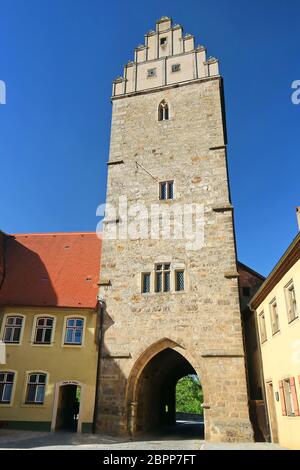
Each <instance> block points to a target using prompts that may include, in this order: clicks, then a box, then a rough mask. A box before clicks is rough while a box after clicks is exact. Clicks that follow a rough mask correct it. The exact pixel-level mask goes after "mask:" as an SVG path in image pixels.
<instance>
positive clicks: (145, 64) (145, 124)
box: [97, 17, 253, 441]
mask: <svg viewBox="0 0 300 470" xmlns="http://www.w3.org/2000/svg"><path fill="white" fill-rule="evenodd" d="M222 96H223V88H222V78H221V76H220V75H219V68H218V61H217V60H216V59H214V58H210V59H208V60H207V58H206V50H205V48H204V47H203V46H198V47H195V45H194V37H193V36H192V35H185V36H184V35H183V30H182V27H181V26H179V25H173V24H172V21H171V19H170V18H167V17H163V18H161V19H160V20H159V21H158V22H157V23H156V31H150V32H148V33H147V34H146V35H145V45H143V46H138V47H137V48H136V50H135V56H134V62H129V63H128V64H127V65H126V66H125V70H124V76H123V77H119V78H117V79H116V80H115V81H114V83H113V96H112V105H113V111H112V127H111V144H110V157H109V162H108V183H107V204H108V209H107V211H106V215H105V220H104V229H103V245H102V258H101V277H100V294H99V295H100V299H102V304H103V310H102V311H103V321H104V328H103V329H104V334H103V347H102V352H101V362H100V369H99V370H100V373H99V382H98V390H99V393H98V414H97V429H98V432H104V433H113V434H121V435H129V434H131V435H136V434H138V433H141V432H145V431H148V430H150V429H155V428H156V427H158V426H160V425H162V424H170V423H173V422H174V420H175V387H176V383H177V381H178V380H179V379H180V378H182V377H183V376H185V375H187V374H197V375H198V377H199V379H200V382H201V384H202V387H203V392H204V404H203V408H204V421H205V438H206V439H208V440H212V441H249V440H252V438H253V434H252V427H251V424H250V421H249V412H248V397H247V386H246V374H245V364H244V349H243V339H242V327H241V315H240V305H239V293H238V274H237V261H236V251H235V237H234V228H233V213H232V209H233V208H232V205H231V202H230V195H229V186H228V175H227V163H226V130H225V117H224V105H223V98H222ZM162 108H163V109H162ZM162 182H173V185H172V189H170V192H169V193H168V189H166V187H163V186H162ZM167 193H168V194H167ZM166 194H167V196H166ZM120 196H121V197H122V198H123V202H124V201H125V199H126V204H127V208H128V212H129V220H128V221H126V220H125V219H126V216H125V215H124V214H125V212H124V207H119V203H120V201H119V198H120ZM161 199H163V200H161ZM139 204H143V207H146V208H147V209H148V211H149V213H150V208H151V206H152V205H159V210H161V211H162V213H163V212H164V211H168V210H169V211H171V212H172V211H173V209H174V208H175V205H176V207H180V208H183V207H187V206H190V205H191V204H194V205H195V204H197V205H198V206H199V207H200V208H202V209H203V213H202V217H203V220H202V222H203V223H202V228H203V230H204V233H203V235H204V236H203V240H202V244H201V246H192V245H193V244H192V245H191V243H189V240H186V239H185V237H182V238H180V237H177V238H176V237H172V235H171V236H170V237H169V238H167V237H163V236H159V237H157V236H145V231H143V230H141V231H140V232H139V230H136V232H137V233H136V234H135V236H133V235H132V233H128V232H133V230H131V231H130V230H129V229H130V227H131V229H132V225H130V224H131V219H130V217H131V218H132V220H133V214H134V213H136V214H137V213H138V212H139V210H138V209H136V207H137V206H136V205H139ZM112 206H113V207H115V208H116V211H115V213H114V211H112V210H111V209H110V207H112ZM149 218H150V216H149ZM147 221H148V219H147V216H146V215H145V213H143V218H142V222H141V224H140V226H139V228H141V226H143V227H142V228H145V224H146V225H147ZM159 221H160V223H161V224H162V225H163V224H164V218H163V216H161V217H160V218H159ZM172 224H173V225H172ZM171 226H172V227H173V226H174V221H173V219H172V221H171ZM113 230H116V233H117V234H118V235H117V237H113V236H111V233H112V232H113ZM147 230H148V235H149V230H150V229H149V227H148V229H146V231H147ZM164 269H165V271H167V272H168V273H167V274H166V273H165V272H162V273H161V274H160V273H159V271H164ZM179 273H181V274H179ZM159 290H162V292H157V291H159ZM144 291H145V292H144Z"/></svg>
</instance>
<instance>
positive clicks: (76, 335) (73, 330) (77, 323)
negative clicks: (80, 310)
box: [65, 318, 84, 345]
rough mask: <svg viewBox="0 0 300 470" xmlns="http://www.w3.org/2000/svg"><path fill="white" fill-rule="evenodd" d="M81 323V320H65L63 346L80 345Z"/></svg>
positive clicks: (82, 321)
mask: <svg viewBox="0 0 300 470" xmlns="http://www.w3.org/2000/svg"><path fill="white" fill-rule="evenodd" d="M83 323H84V320H83V318H67V321H66V331H65V344H74V345H81V344H82V336H83Z"/></svg>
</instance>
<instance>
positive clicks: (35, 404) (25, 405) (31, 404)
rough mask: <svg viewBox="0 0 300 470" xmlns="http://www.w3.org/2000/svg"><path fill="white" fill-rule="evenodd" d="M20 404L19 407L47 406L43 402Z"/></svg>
mask: <svg viewBox="0 0 300 470" xmlns="http://www.w3.org/2000/svg"><path fill="white" fill-rule="evenodd" d="M20 406H21V408H38V409H40V408H47V407H46V405H45V404H44V403H41V404H39V403H22V404H21V405H20Z"/></svg>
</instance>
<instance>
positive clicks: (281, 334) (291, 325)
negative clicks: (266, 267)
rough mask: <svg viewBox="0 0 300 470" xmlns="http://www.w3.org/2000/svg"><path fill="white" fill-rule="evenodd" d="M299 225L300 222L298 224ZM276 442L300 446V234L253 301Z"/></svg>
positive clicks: (272, 432) (270, 419) (289, 446)
mask: <svg viewBox="0 0 300 470" xmlns="http://www.w3.org/2000/svg"><path fill="white" fill-rule="evenodd" d="M299 227H300V224H299ZM251 308H252V309H253V311H254V312H255V317H256V324H257V330H258V332H259V340H260V349H261V358H262V370H263V377H264V388H265V395H266V402H267V408H268V416H269V424H270V431H271V437H272V441H273V442H279V443H280V444H281V445H282V446H283V447H287V448H290V449H298V450H299V449H300V412H299V401H300V323H299V313H300V311H299V308H300V234H298V235H297V237H296V238H295V239H294V241H293V242H292V244H291V245H290V246H289V248H288V250H287V251H286V252H285V254H284V255H283V257H282V258H281V259H280V261H279V262H278V264H277V265H276V266H275V268H274V269H273V271H272V272H271V274H270V275H269V276H268V278H267V279H266V281H265V282H264V284H263V285H262V286H261V288H260V289H259V290H258V292H257V294H256V295H255V296H254V297H253V299H252V301H251Z"/></svg>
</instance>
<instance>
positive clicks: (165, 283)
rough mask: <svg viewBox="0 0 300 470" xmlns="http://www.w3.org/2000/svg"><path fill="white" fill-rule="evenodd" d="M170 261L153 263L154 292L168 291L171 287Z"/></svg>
mask: <svg viewBox="0 0 300 470" xmlns="http://www.w3.org/2000/svg"><path fill="white" fill-rule="evenodd" d="M170 280H171V265H170V263H165V264H156V265H155V292H169V291H170V289H171V285H170Z"/></svg>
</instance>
